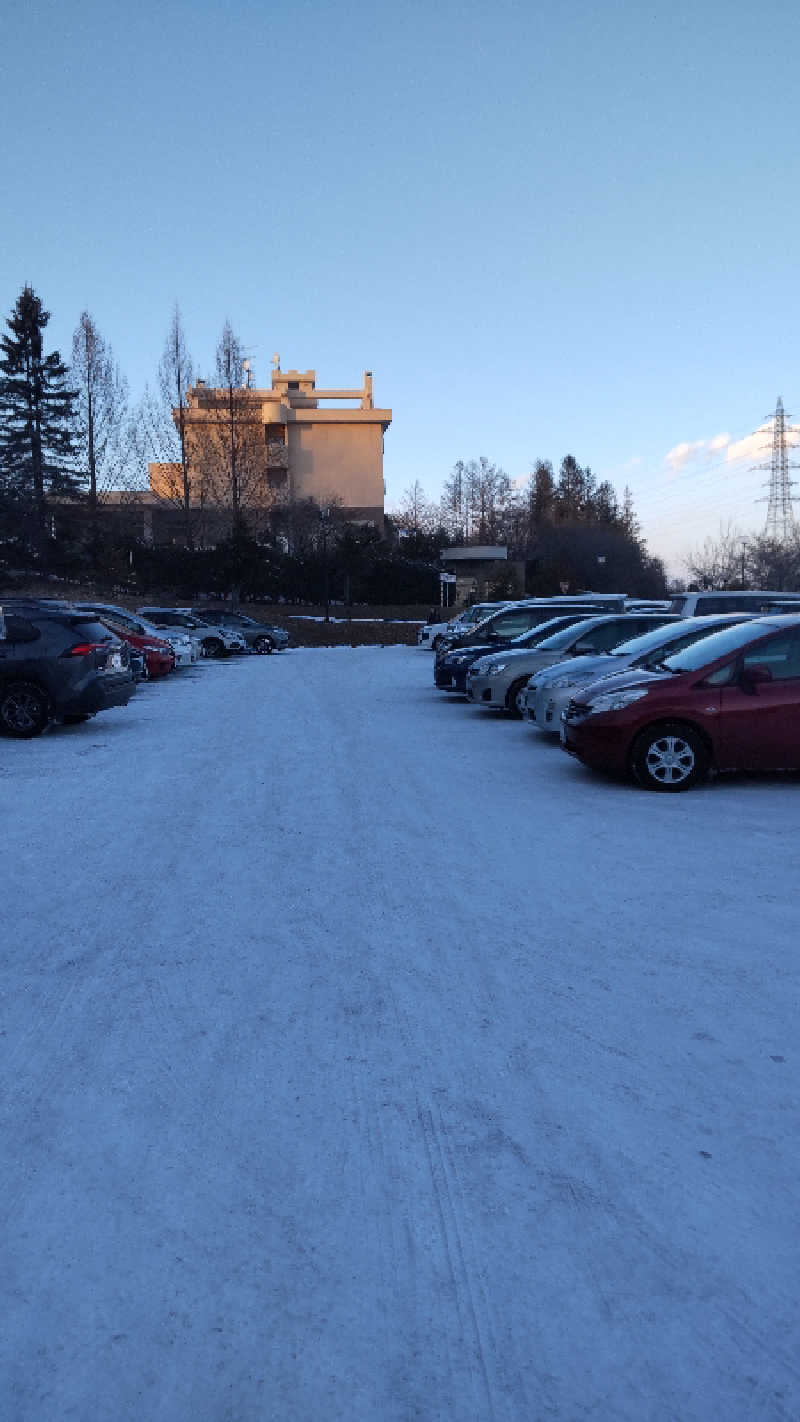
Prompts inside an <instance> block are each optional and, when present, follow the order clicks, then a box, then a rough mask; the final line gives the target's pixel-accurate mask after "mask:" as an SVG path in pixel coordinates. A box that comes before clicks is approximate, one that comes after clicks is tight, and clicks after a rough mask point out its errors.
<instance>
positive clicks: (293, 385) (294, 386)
mask: <svg viewBox="0 0 800 1422" xmlns="http://www.w3.org/2000/svg"><path fill="white" fill-rule="evenodd" d="M288 388H289V390H299V389H300V381H299V380H290V381H289V382H288Z"/></svg>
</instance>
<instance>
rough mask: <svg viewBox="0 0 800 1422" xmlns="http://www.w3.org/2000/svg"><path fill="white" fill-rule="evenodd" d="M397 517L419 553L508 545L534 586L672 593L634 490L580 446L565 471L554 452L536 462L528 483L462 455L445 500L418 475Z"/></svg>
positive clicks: (527, 587) (408, 543)
mask: <svg viewBox="0 0 800 1422" xmlns="http://www.w3.org/2000/svg"><path fill="white" fill-rule="evenodd" d="M393 517H394V519H395V521H396V523H397V526H398V528H399V530H400V532H401V537H402V539H403V540H404V542H405V545H406V546H407V547H409V548H410V549H413V550H414V551H415V552H417V553H425V552H432V551H433V548H434V547H437V548H438V547H447V546H448V545H449V544H465V545H470V544H486V545H489V546H492V545H502V546H505V547H507V548H508V556H509V558H510V559H511V560H516V561H521V562H523V563H524V564H525V570H526V571H525V590H526V591H527V592H529V593H532V594H534V595H535V594H538V593H542V594H546V593H552V592H557V591H559V589H563V590H564V591H573V590H577V589H582V588H592V589H595V590H596V591H598V592H604V591H609V590H612V589H613V590H618V589H625V590H627V591H628V592H630V593H632V594H637V595H640V596H654V597H655V596H663V595H664V591H665V587H666V575H665V571H664V566H663V564H662V562H661V561H660V559H658V558H654V557H652V556H651V555H650V554H649V552H648V550H647V545H646V543H645V540H644V539H643V537H642V533H641V528H640V526H639V522H638V520H637V517H636V513H635V511H634V506H633V495H632V493H631V491H630V489H628V488H626V489H625V491H624V494H623V497H622V500H621V501H620V499H619V498H618V496H617V493H616V491H615V489H614V488H613V486H612V484H611V483H610V482H609V481H608V480H601V481H598V480H597V478H596V476H595V475H594V473H593V472H592V469H591V467H590V466H589V465H586V466H581V465H580V464H579V463H578V461H577V459H576V458H575V457H574V455H571V454H567V455H565V456H564V458H563V459H562V460H561V463H560V465H559V468H558V472H557V473H556V472H555V471H554V468H553V465H552V463H551V462H550V461H549V460H545V459H538V460H536V462H535V464H534V466H533V468H532V470H531V472H530V474H529V475H528V476H527V479H526V480H525V482H524V484H523V486H522V487H519V486H518V485H517V484H514V483H512V480H511V479H510V478H509V476H508V474H506V473H505V471H504V470H503V469H501V468H499V467H498V466H497V465H496V464H493V463H492V462H491V461H490V460H489V459H487V458H485V457H482V458H480V459H471V460H467V461H464V460H459V461H458V463H457V464H456V465H455V466H454V468H453V469H452V471H451V473H450V475H449V477H448V478H447V479H446V480H445V483H444V488H443V493H442V496H441V498H440V499H437V500H429V499H428V498H427V497H426V495H425V491H424V489H423V487H422V485H421V484H420V483H419V481H416V482H415V483H414V484H413V485H412V486H411V487H410V488H409V489H407V490H406V492H405V494H404V495H403V499H402V502H401V505H400V508H399V510H398V511H397V512H396V513H395V514H394V516H393ZM499 578H500V580H501V581H502V574H499ZM498 586H499V583H498Z"/></svg>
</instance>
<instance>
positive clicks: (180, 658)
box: [144, 623, 203, 671]
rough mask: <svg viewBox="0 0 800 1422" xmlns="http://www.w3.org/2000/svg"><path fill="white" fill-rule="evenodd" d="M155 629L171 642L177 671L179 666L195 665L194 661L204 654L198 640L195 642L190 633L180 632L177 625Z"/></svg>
mask: <svg viewBox="0 0 800 1422" xmlns="http://www.w3.org/2000/svg"><path fill="white" fill-rule="evenodd" d="M144 625H145V626H146V625H147V624H146V623H145V624H144ZM153 631H154V633H155V632H156V631H157V633H158V636H159V637H163V638H164V640H165V641H166V642H169V645H170V646H171V648H172V650H173V652H174V653H175V670H176V671H177V669H178V667H191V666H194V663H195V662H196V661H198V660H199V658H200V657H201V656H202V655H203V653H202V651H201V650H200V648H199V646H198V644H197V642H193V641H192V639H191V637H190V636H189V635H188V633H187V634H184V633H183V632H179V631H178V629H177V627H164V628H158V629H156V628H155V627H154V628H153Z"/></svg>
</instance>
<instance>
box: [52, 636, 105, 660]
mask: <svg viewBox="0 0 800 1422" xmlns="http://www.w3.org/2000/svg"><path fill="white" fill-rule="evenodd" d="M110 648H111V640H110V638H109V640H108V641H107V642H76V643H75V646H74V647H67V649H66V651H65V652H62V653H61V655H62V657H88V656H89V655H90V653H92V652H108V651H109V650H110Z"/></svg>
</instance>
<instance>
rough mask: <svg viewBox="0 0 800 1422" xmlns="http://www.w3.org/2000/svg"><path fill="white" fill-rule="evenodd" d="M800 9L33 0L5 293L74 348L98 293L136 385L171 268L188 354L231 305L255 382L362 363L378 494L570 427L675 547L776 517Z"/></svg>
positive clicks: (572, 439)
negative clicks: (371, 385)
mask: <svg viewBox="0 0 800 1422" xmlns="http://www.w3.org/2000/svg"><path fill="white" fill-rule="evenodd" d="M798 41H800V17H799V12H798V9H797V7H796V5H794V4H788V3H782V0H765V3H763V4H761V5H760V6H758V7H756V6H755V5H753V4H747V5H745V4H742V3H737V0H729V3H726V4H723V3H717V0H705V3H703V0H694V3H691V4H689V3H684V0H673V3H661V0H659V2H658V3H651V4H649V5H647V4H641V3H639V4H634V3H630V0H625V3H622V0H606V3H603V4H602V5H601V4H599V3H586V0H574V2H573V3H569V0H565V3H563V4H561V5H559V6H554V5H552V4H547V5H544V4H541V3H537V2H536V0H535V2H534V3H526V4H518V3H516V0H498V3H495V4H493V5H492V6H487V5H485V4H476V3H472V0H462V3H459V4H455V3H452V0H440V3H439V4H437V5H436V6H435V7H433V6H430V5H429V4H428V3H418V0H412V3H398V4H395V5H393V6H391V7H389V6H384V5H381V4H371V5H369V4H366V3H362V0H340V3H339V4H338V5H336V6H335V7H332V6H328V5H323V4H321V3H318V0H297V3H293V4H291V5H286V6H282V7H278V6H275V5H271V4H255V3H240V4H239V5H238V6H236V7H235V8H233V7H228V6H223V5H221V4H211V3H203V0H199V3H194V4H192V5H189V4H183V3H177V4H176V3H172V4H169V3H168V4H161V5H155V4H153V3H152V0H142V3H139V4H138V5H137V6H134V7H132V6H129V5H121V4H114V3H111V4H108V3H106V4H104V5H100V4H96V3H94V0H91V3H81V2H80V0H77V3H73V4H71V5H68V6H65V5H63V4H49V3H43V0H33V3H29V4H28V6H26V7H24V8H23V7H21V6H20V7H16V8H15V10H14V11H13V12H12V13H11V14H6V16H5V17H4V44H3V48H4V54H3V57H2V60H0V63H1V64H2V73H0V79H1V80H2V83H0V105H2V110H1V112H2V118H3V133H4V140H5V141H4V143H3V152H2V158H0V180H1V183H2V186H0V191H1V192H2V194H3V198H4V201H3V208H4V216H3V220H2V223H0V278H2V280H1V281H0V313H1V314H2V316H3V318H5V316H6V315H7V314H8V312H9V311H10V310H11V307H12V306H13V303H14V301H15V299H16V296H17V294H18V292H19V290H20V288H21V286H22V284H23V283H24V282H26V281H27V282H30V283H31V284H32V285H33V286H34V287H35V289H36V290H37V292H38V293H39V294H40V295H41V297H42V298H43V300H44V301H45V304H46V305H47V306H48V308H49V309H50V311H51V312H52V320H51V323H50V327H49V332H50V334H51V338H52V345H55V346H58V347H59V348H60V349H61V351H62V353H63V354H67V353H68V352H69V350H70V345H71V336H72V331H73V329H74V327H75V325H76V323H77V320H78V317H79V315H80V312H81V310H82V309H84V308H86V309H88V310H89V311H90V312H91V313H92V315H93V316H94V318H95V320H96V322H97V324H98V326H99V327H100V329H101V331H102V332H103V334H104V335H105V337H106V338H107V339H108V340H109V341H110V343H111V344H112V346H113V348H114V351H115V354H116V356H117V358H118V360H119V362H120V365H121V366H122V369H123V370H124V372H125V374H126V375H127V377H128V380H129V382H130V386H131V391H132V394H133V395H134V396H137V395H138V394H139V393H140V392H141V390H142V389H143V387H144V384H145V382H146V381H147V380H152V379H153V376H154V372H155V369H156V366H157V363H158V359H159V355H160V352H161V348H162V345H163V341H164V337H165V334H166V329H167V325H168V322H169V316H170V310H171V307H172V305H173V303H174V302H175V301H176V300H177V301H178V302H179V304H180V307H181V310H182V313H183V316H184V321H185V325H186V329H187V334H188V339H189V345H190V348H191V351H192V354H193V356H194V359H195V362H196V364H197V366H198V367H199V368H200V370H201V371H204V370H205V371H210V370H211V368H212V365H213V359H214V350H215V346H216V343H217V340H218V337H219V333H220V330H221V328H222V325H223V322H224V321H225V319H226V318H229V319H230V320H231V322H232V324H233V326H234V329H235V330H236V332H237V334H238V335H239V336H240V338H241V340H242V342H243V344H244V345H245V346H246V347H248V348H249V350H250V353H251V356H252V359H253V362H254V365H255V373H256V382H257V383H258V384H266V383H268V372H269V366H270V358H271V356H272V353H273V352H274V351H278V352H280V355H281V364H282V366H283V368H284V369H287V368H289V367H290V366H297V367H299V368H301V369H305V368H308V367H311V368H314V369H316V371H317V376H318V380H319V382H320V384H322V385H328V386H339V385H348V386H349V385H353V386H355V385H359V384H360V381H361V373H362V371H363V370H364V369H365V368H368V369H371V370H372V371H373V372H374V377H375V395H376V402H377V403H378V404H381V405H383V404H386V405H389V406H391V407H392V409H393V411H394V423H393V425H392V427H391V429H390V430H389V432H388V434H387V437H386V464H385V473H386V481H387V505H388V506H391V505H392V504H393V503H396V502H397V501H399V500H400V498H401V496H402V493H403V491H404V489H406V488H408V487H409V486H410V485H411V484H412V483H413V482H414V480H415V479H416V478H418V479H419V480H420V482H421V483H422V485H423V487H424V488H425V490H426V492H427V493H428V495H429V496H430V497H434V496H436V495H438V493H439V491H440V488H441V483H442V480H443V479H444V478H445V477H446V476H447V474H448V473H449V471H450V469H451V468H452V466H453V464H454V463H455V461H456V460H458V459H470V458H473V457H477V456H479V455H482V454H483V455H486V456H488V457H489V458H490V459H492V460H494V461H496V462H497V463H499V464H501V465H502V466H503V468H505V469H506V470H507V472H508V473H509V474H510V475H512V477H515V478H524V477H525V475H526V474H527V472H528V470H529V469H530V467H531V465H532V463H533V462H534V460H535V459H536V458H538V457H542V458H550V459H552V460H553V461H554V462H555V463H557V462H558V461H559V460H560V459H561V457H562V456H563V455H564V454H566V453H568V452H569V453H573V454H574V455H575V456H576V457H577V458H578V459H579V460H580V461H581V462H582V463H588V464H591V466H592V468H593V469H594V470H595V472H596V474H597V475H598V477H600V478H610V479H611V480H612V481H613V482H614V484H615V485H616V486H617V487H618V489H619V490H620V492H621V490H622V487H623V485H624V484H625V483H628V484H630V486H631V488H632V490H633V493H634V498H635V503H636V507H637V509H638V512H639V515H640V518H641V521H642V524H643V527H644V531H645V534H646V535H647V537H648V540H649V544H650V547H651V550H652V551H653V552H654V553H659V554H661V555H663V556H665V557H667V559H668V561H669V562H670V563H671V565H673V566H677V564H678V563H679V561H680V555H681V553H682V552H684V551H687V550H688V549H689V548H692V547H694V546H696V545H697V544H698V543H699V542H700V541H701V540H702V538H703V537H705V536H706V535H708V534H711V535H713V534H715V533H716V532H717V531H718V529H719V527H720V525H721V524H727V523H728V522H733V523H735V524H737V525H738V526H740V527H741V528H742V529H743V530H747V529H757V528H758V527H759V526H760V525H761V524H762V523H763V520H764V517H765V506H763V505H757V504H756V503H755V502H754V500H755V499H756V498H757V497H759V495H760V494H762V493H763V492H764V490H762V489H761V487H760V485H761V482H762V480H764V479H766V477H767V476H766V474H765V473H756V472H752V471H751V470H750V468H749V466H750V464H751V463H757V462H758V444H759V441H755V442H753V443H752V444H751V445H749V446H743V447H742V452H741V455H740V457H738V458H737V459H734V458H733V457H732V455H731V446H733V445H734V444H735V442H736V441H739V440H742V439H743V438H744V437H746V436H748V435H749V434H751V433H752V432H753V431H754V430H755V429H756V428H757V427H758V426H759V424H760V423H761V422H762V420H763V418H764V416H766V415H767V414H768V413H769V412H770V411H771V410H772V409H774V406H775V401H776V398H777V396H778V394H781V395H782V396H783V399H784V403H785V404H786V408H787V410H788V411H789V412H790V413H792V412H794V411H797V413H798V416H799V417H800V371H798V360H797V354H796V352H797V347H798V340H797V336H796V330H797V326H798V319H797V316H798V313H797V305H798V294H797V280H796V277H797V271H796V265H797V264H796V236H795V233H796V230H797V228H798V225H799V224H798V216H799V214H798V206H799V205H800V185H798V180H797V179H798V175H797V153H798V151H800V144H798V118H797V112H798V106H797V103H796V91H797V77H796V55H797V52H798ZM723 435H724V436H727V440H728V442H727V443H725V442H724V441H722V439H721V437H722V436H723ZM713 441H716V443H715V444H713V445H712V442H713ZM760 443H761V444H763V436H762V438H761V441H760ZM683 445H686V446H688V447H689V448H688V451H686V452H685V454H684V455H683V457H682V454H681V452H680V450H679V447H680V446H683ZM710 446H711V447H710ZM676 450H679V452H678V453H677V454H676V453H675V452H674V451H676ZM670 452H673V453H672V457H671V458H668V456H669V455H670ZM734 452H735V451H734ZM760 457H761V458H764V457H766V456H765V455H763V454H762V455H761V456H760Z"/></svg>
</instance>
